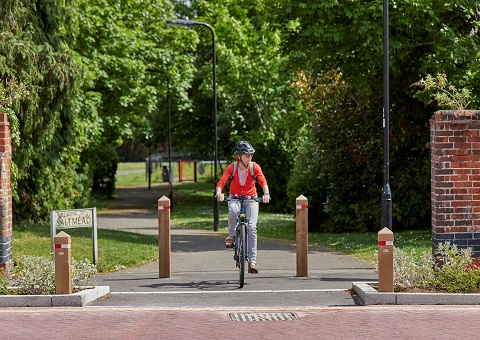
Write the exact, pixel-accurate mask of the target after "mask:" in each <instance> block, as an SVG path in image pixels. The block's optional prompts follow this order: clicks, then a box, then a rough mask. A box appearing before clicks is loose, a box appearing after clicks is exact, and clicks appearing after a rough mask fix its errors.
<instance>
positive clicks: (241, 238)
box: [238, 223, 247, 288]
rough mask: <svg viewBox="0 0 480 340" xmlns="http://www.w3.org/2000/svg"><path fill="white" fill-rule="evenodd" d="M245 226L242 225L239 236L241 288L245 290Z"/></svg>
mask: <svg viewBox="0 0 480 340" xmlns="http://www.w3.org/2000/svg"><path fill="white" fill-rule="evenodd" d="M245 229H246V228H245V224H243V223H242V224H240V233H239V235H238V271H239V274H240V288H243V285H244V283H245V261H246V260H247V259H246V256H247V254H246V247H245Z"/></svg>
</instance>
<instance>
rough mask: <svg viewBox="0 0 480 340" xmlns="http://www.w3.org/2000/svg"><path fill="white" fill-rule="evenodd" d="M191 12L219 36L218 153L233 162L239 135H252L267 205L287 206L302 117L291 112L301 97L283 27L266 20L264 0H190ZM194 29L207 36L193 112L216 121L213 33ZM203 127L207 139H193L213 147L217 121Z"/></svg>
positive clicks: (202, 45) (199, 62)
mask: <svg viewBox="0 0 480 340" xmlns="http://www.w3.org/2000/svg"><path fill="white" fill-rule="evenodd" d="M190 10H191V12H190V17H191V18H193V19H194V20H197V21H202V22H206V23H208V24H210V25H211V26H212V27H213V28H214V30H215V33H216V37H217V39H216V43H217V58H218V60H217V79H218V86H217V91H218V100H219V111H218V123H219V129H218V130H219V131H218V135H219V142H220V146H219V148H220V152H221V159H227V160H231V155H232V154H233V146H234V144H235V142H236V141H238V140H242V139H247V140H249V141H250V142H251V143H252V144H253V145H254V147H255V149H256V150H257V153H256V156H255V160H256V161H258V162H259V164H261V165H263V170H264V172H265V174H266V177H267V178H268V181H269V184H270V188H271V192H272V195H273V197H274V200H273V202H272V204H271V205H270V207H273V208H274V209H275V210H277V211H287V210H289V209H288V207H289V205H288V204H286V183H287V178H288V176H289V173H290V169H291V168H292V166H293V159H294V154H295V152H296V148H297V145H298V141H299V136H301V131H299V130H300V129H301V127H302V126H303V122H302V119H303V118H302V117H301V116H299V115H297V111H295V110H293V108H294V106H295V105H296V101H294V100H293V99H292V97H290V93H291V87H290V84H291V82H292V79H293V75H294V74H293V73H292V72H291V71H289V70H288V69H287V68H286V67H285V61H286V58H285V57H284V56H282V55H281V53H280V50H279V49H280V37H279V32H278V31H277V30H275V29H273V28H272V27H271V26H270V25H269V24H268V22H267V21H266V20H265V19H266V10H267V8H266V7H265V5H264V1H263V0H248V1H234V0H222V1H216V2H215V3H212V2H205V1H192V6H191V8H190ZM195 31H196V32H197V34H198V35H199V37H200V36H201V38H202V39H201V40H200V43H199V47H198V49H197V65H198V70H199V71H198V74H197V75H196V78H195V81H194V83H193V87H192V95H193V96H192V99H193V108H194V110H195V113H194V115H195V117H197V116H198V117H202V118H203V119H204V120H206V121H208V122H211V121H212V109H211V107H212V106H211V90H212V88H211V86H212V78H211V70H212V65H211V61H212V56H211V50H212V46H211V39H209V36H208V31H206V30H205V31H203V30H202V31H200V28H198V29H196V30H195ZM201 127H202V128H205V129H206V130H204V131H203V133H201V134H203V136H204V137H205V138H204V139H203V143H202V142H200V141H198V140H197V139H195V143H192V147H194V146H193V144H196V145H199V146H201V148H203V149H207V150H213V139H212V132H213V124H208V125H207V124H202V125H201ZM196 129H197V131H198V126H197V125H196ZM185 137H186V138H188V137H187V136H185ZM205 140H206V141H207V144H205ZM290 206H291V203H290Z"/></svg>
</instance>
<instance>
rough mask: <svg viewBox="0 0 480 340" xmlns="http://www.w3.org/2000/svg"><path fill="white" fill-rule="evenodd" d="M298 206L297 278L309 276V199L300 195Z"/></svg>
mask: <svg viewBox="0 0 480 340" xmlns="http://www.w3.org/2000/svg"><path fill="white" fill-rule="evenodd" d="M296 204H297V208H296V211H297V213H296V222H297V231H296V243H297V276H308V199H307V198H306V197H305V196H303V195H300V196H298V197H297V200H296Z"/></svg>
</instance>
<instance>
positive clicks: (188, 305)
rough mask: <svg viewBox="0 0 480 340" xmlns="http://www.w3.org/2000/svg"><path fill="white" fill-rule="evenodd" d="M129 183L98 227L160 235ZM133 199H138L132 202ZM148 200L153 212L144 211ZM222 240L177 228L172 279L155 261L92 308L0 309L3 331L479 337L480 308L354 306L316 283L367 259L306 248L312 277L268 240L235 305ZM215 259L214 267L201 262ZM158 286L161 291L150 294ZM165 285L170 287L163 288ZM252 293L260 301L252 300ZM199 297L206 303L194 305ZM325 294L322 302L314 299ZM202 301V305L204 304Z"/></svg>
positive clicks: (51, 335)
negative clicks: (299, 272) (235, 316)
mask: <svg viewBox="0 0 480 340" xmlns="http://www.w3.org/2000/svg"><path fill="white" fill-rule="evenodd" d="M132 190H133V189H132ZM132 190H130V191H128V190H126V191H124V192H122V194H123V195H121V196H123V198H124V199H123V200H120V203H122V202H123V203H122V204H123V205H124V206H120V207H119V209H117V210H112V211H107V212H104V214H102V215H101V216H99V220H100V222H99V226H100V227H103V228H112V229H118V230H125V231H134V232H140V233H147V234H155V233H156V232H157V227H156V220H155V215H154V214H155V211H156V209H155V208H156V206H155V203H156V198H155V197H156V196H155V193H153V192H149V191H146V190H141V189H134V190H136V191H135V192H131V191H132ZM144 196H145V197H144ZM147 196H148V197H147ZM128 197H129V198H130V199H128ZM132 199H133V201H134V203H135V204H136V205H135V204H134V203H132ZM157 199H158V197H157ZM152 202H153V204H152ZM147 206H148V209H143V207H147ZM222 246H223V240H222V235H210V234H205V233H194V232H188V233H187V234H185V233H182V232H181V231H179V230H177V231H175V233H174V235H173V241H172V248H173V255H174V256H173V258H172V264H173V266H172V267H173V277H172V278H171V279H164V280H161V281H159V280H158V272H157V270H158V268H156V267H155V265H156V264H155V263H153V264H151V265H150V266H143V267H140V268H135V269H129V270H126V271H123V272H118V273H112V274H109V275H102V276H101V277H99V278H98V280H99V281H100V282H101V283H105V284H107V285H109V286H110V287H111V289H112V292H117V295H113V296H112V297H111V298H109V299H107V300H105V301H98V302H96V303H92V304H90V305H88V306H87V307H83V308H78V307H75V308H67V307H65V308H52V307H50V308H32V307H27V308H0V319H1V320H2V326H3V327H2V333H1V335H2V336H1V338H2V339H6V340H10V339H42V340H43V339H167V340H170V339H189V340H190V339H200V340H201V339H226V338H230V339H242V338H245V337H248V338H251V339H275V340H277V339H307V340H308V339H362V340H363V339H385V338H390V339H433V338H437V339H460V338H461V339H478V338H479V336H478V333H479V331H478V326H477V322H478V320H479V318H480V306H478V307H477V306H356V305H355V303H354V301H352V299H351V298H349V300H348V301H346V300H345V299H346V297H345V294H344V293H342V292H340V293H334V292H332V293H322V292H319V293H315V291H314V290H312V288H315V289H319V288H320V290H319V291H321V289H327V290H328V289H333V288H335V289H348V288H350V285H351V282H352V281H359V280H360V281H363V280H368V279H372V278H375V275H373V272H372V271H371V270H370V269H369V268H370V267H369V265H368V264H364V263H361V262H359V261H358V260H356V259H353V258H351V257H348V256H344V255H341V254H337V253H334V252H330V251H324V250H314V251H312V252H310V255H309V261H310V264H309V277H308V278H295V277H294V276H293V275H294V273H295V253H294V250H292V249H290V248H285V247H283V246H279V245H276V244H274V245H268V244H267V245H264V244H262V246H261V251H262V273H261V275H259V276H258V277H255V278H254V277H248V282H247V285H246V287H245V288H244V291H245V293H242V294H237V295H235V296H240V295H241V297H242V301H244V300H245V301H244V302H245V303H246V304H245V306H244V307H240V305H239V303H236V301H237V300H238V297H237V300H235V299H234V297H231V296H230V294H228V292H229V289H233V288H232V287H231V283H230V281H231V280H234V279H235V277H236V273H235V272H234V271H233V268H232V261H231V256H230V254H225V253H224V252H225V249H222V248H223V247H222ZM217 248H218V249H217ZM280 259H281V260H280ZM196 261H197V262H196ZM213 263H214V264H215V266H214V268H205V267H203V266H202V265H204V264H213ZM206 269H208V270H206ZM230 271H232V273H230ZM372 275H373V276H372ZM212 280H213V281H212ZM211 289H216V290H222V291H225V292H227V294H225V300H220V299H218V298H217V300H218V302H216V304H214V305H213V304H212V306H209V304H208V303H206V302H204V301H209V302H211V300H212V296H216V295H212V294H199V293H198V292H199V291H205V290H207V291H209V290H211ZM267 289H272V290H275V289H277V290H279V289H283V290H292V292H295V291H297V290H298V291H306V293H304V294H312V297H311V298H307V299H306V300H307V301H305V302H302V303H301V304H298V303H294V302H297V300H298V296H297V295H298V294H297V295H295V294H292V295H291V296H292V300H290V303H288V301H286V300H285V293H283V294H278V293H277V292H276V291H271V292H269V294H264V295H262V296H258V294H259V293H258V292H259V291H261V290H267ZM185 290H187V291H188V292H194V293H195V294H192V295H191V296H190V295H187V294H184V293H185ZM249 290H251V291H249ZM155 291H156V292H157V294H156V295H148V294H149V293H151V292H155ZM230 291H231V290H230ZM121 292H134V293H142V292H143V293H145V295H143V298H144V301H145V302H143V304H142V303H140V300H139V299H140V297H141V296H142V295H132V296H134V297H135V302H136V304H135V307H134V306H132V305H128V303H132V302H131V301H123V300H120V299H119V297H122V295H118V293H121ZM163 292H166V293H170V292H171V293H172V294H165V295H161V294H158V293H163ZM255 292H256V293H255ZM173 293H175V294H179V295H173ZM180 293H182V294H180ZM255 294H257V295H255ZM322 294H323V295H322ZM180 296H182V297H183V300H181V299H180ZM246 296H248V297H249V299H250V300H255V301H254V302H252V301H247V300H248V299H246ZM296 296H297V297H296ZM328 296H330V297H334V298H333V300H332V301H331V302H328V301H327V299H326V297H328ZM337 296H338V297H337ZM167 297H169V298H168V299H170V300H172V301H171V305H168V301H170V300H168V299H167ZM193 297H196V298H197V301H200V302H198V303H197V304H194V303H193V299H194V298H193ZM199 298H201V299H199ZM202 299H203V301H202ZM262 299H264V300H262ZM275 299H278V300H277V301H276V300H275ZM319 299H320V300H321V301H316V300H319ZM167 300H168V301H167ZM182 301H186V302H184V303H182ZM262 301H264V302H262ZM237 302H238V301H237ZM267 302H268V303H267ZM115 303H118V304H117V305H115ZM200 303H204V304H203V305H202V306H200ZM346 303H348V304H350V305H346ZM102 304H105V305H102ZM122 304H124V305H122ZM182 306H183V307H182ZM192 306H198V307H194V308H192ZM222 306H223V307H222ZM226 306H229V307H226ZM234 306H237V307H234ZM286 306H287V307H286ZM230 313H243V314H255V315H256V317H258V316H260V317H262V315H264V314H265V318H266V319H268V315H272V314H275V313H280V314H290V313H293V315H294V316H296V318H297V319H296V320H283V321H232V320H231V319H230V318H229V314H230Z"/></svg>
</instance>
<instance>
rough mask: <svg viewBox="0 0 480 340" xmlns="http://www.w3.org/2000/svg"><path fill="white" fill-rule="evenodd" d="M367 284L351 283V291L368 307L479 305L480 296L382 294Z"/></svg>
mask: <svg viewBox="0 0 480 340" xmlns="http://www.w3.org/2000/svg"><path fill="white" fill-rule="evenodd" d="M369 283H373V282H353V283H352V289H353V290H354V291H355V293H356V294H357V296H358V298H359V299H360V301H361V302H362V304H363V305H364V306H368V305H480V294H461V293H454V294H453V293H452V294H450V293H384V292H378V291H377V290H376V289H375V288H373V287H372V286H371V285H370V284H369Z"/></svg>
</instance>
